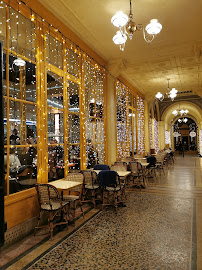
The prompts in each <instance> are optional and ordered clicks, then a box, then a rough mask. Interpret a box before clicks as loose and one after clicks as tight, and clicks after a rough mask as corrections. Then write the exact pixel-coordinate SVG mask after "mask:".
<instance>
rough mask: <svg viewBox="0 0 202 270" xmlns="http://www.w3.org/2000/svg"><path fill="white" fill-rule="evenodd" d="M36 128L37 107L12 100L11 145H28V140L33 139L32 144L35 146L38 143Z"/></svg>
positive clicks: (10, 118)
mask: <svg viewBox="0 0 202 270" xmlns="http://www.w3.org/2000/svg"><path fill="white" fill-rule="evenodd" d="M5 121H6V120H5ZM36 127H37V125H36V105H31V104H26V103H22V102H18V101H12V100H10V111H9V129H10V134H11V136H10V144H13V145H15V144H16V145H20V144H26V142H27V138H29V139H31V141H32V142H31V144H35V143H36V141H37V130H36Z"/></svg>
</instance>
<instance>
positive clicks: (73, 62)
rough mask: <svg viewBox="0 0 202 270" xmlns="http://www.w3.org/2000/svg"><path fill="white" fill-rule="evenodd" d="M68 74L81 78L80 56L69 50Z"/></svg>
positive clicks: (67, 57)
mask: <svg viewBox="0 0 202 270" xmlns="http://www.w3.org/2000/svg"><path fill="white" fill-rule="evenodd" d="M66 61H67V72H68V73H69V74H71V75H73V76H75V77H77V78H79V56H78V54H77V53H75V52H73V51H72V50H70V49H67V54H66Z"/></svg>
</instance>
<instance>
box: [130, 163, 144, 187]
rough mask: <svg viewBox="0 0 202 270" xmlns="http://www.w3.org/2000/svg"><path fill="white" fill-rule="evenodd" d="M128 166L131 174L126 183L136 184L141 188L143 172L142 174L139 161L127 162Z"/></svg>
mask: <svg viewBox="0 0 202 270" xmlns="http://www.w3.org/2000/svg"><path fill="white" fill-rule="evenodd" d="M129 167H130V171H131V174H130V175H129V177H128V185H129V186H136V187H138V188H139V189H140V190H141V187H142V186H143V177H144V174H143V171H142V168H141V165H140V163H139V162H136V161H132V162H129ZM131 182H132V184H131Z"/></svg>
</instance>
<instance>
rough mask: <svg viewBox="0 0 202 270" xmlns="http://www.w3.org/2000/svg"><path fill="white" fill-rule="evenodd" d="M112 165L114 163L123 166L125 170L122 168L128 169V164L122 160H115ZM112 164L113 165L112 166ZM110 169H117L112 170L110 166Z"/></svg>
mask: <svg viewBox="0 0 202 270" xmlns="http://www.w3.org/2000/svg"><path fill="white" fill-rule="evenodd" d="M114 165H115V166H121V167H125V168H126V170H124V171H127V169H128V165H127V163H126V162H124V161H116V162H114ZM114 165H113V166H114ZM111 171H117V170H112V168H111ZM118 171H120V170H118ZM122 171H123V170H122Z"/></svg>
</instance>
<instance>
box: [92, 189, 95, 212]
mask: <svg viewBox="0 0 202 270" xmlns="http://www.w3.org/2000/svg"><path fill="white" fill-rule="evenodd" d="M92 203H93V205H94V208H95V190H92Z"/></svg>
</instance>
